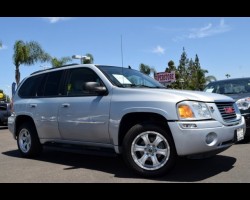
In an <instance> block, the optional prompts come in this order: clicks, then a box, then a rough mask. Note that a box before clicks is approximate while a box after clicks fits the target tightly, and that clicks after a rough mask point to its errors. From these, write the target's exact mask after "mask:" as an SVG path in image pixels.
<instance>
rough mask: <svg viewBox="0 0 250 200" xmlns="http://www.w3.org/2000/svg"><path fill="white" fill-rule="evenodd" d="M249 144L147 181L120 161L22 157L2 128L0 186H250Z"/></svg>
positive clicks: (181, 163) (51, 154)
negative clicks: (103, 184) (137, 184)
mask: <svg viewBox="0 0 250 200" xmlns="http://www.w3.org/2000/svg"><path fill="white" fill-rule="evenodd" d="M249 152H250V144H249V143H248V144H237V145H234V146H233V147H231V148H229V149H228V150H226V151H225V152H222V153H221V154H219V155H217V156H215V157H213V158H209V159H203V160H189V159H185V158H181V159H179V160H178V162H177V164H176V166H175V168H174V169H173V170H172V171H171V172H170V173H169V174H167V175H165V176H164V177H161V178H158V179H144V178H141V177H139V176H137V175H135V174H134V173H132V172H131V171H130V170H129V169H128V168H127V167H126V166H125V164H124V163H123V161H122V159H121V158H120V157H112V156H109V157H107V156H106V157H104V156H97V155H84V154H76V153H70V152H62V151H57V150H53V149H45V150H44V152H43V154H42V155H41V156H40V157H39V158H37V159H24V158H21V157H20V154H19V152H18V150H17V145H16V141H15V140H14V139H13V138H12V136H11V134H10V132H9V131H8V129H6V128H5V127H0V182H1V183H6V182H11V183H14V182H21V183H22V182H25V183H28V182H45V183H50V182H94V183H95V182H112V183H124V182H136V183H147V182H158V183H162V182H170V183H171V182H194V183H196V182H205V183H206V182H209V183H216V182H229V183H230V182H247V183H249V182H250V170H249V169H250V154H249Z"/></svg>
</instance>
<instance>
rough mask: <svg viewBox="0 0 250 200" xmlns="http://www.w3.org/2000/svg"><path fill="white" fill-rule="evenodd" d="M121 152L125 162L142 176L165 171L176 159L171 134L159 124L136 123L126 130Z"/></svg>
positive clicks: (152, 175)
mask: <svg viewBox="0 0 250 200" xmlns="http://www.w3.org/2000/svg"><path fill="white" fill-rule="evenodd" d="M122 154H123V159H124V160H125V163H126V164H127V165H128V166H129V167H130V168H131V169H132V170H134V171H135V172H136V173H137V174H139V175H141V176H144V177H157V176H161V175H163V174H165V173H167V172H168V171H169V170H170V169H171V168H172V167H173V166H174V164H175V162H176V159H177V154H176V149H175V145H174V142H173V139H172V137H171V135H170V134H169V133H167V132H166V131H165V130H164V129H163V128H161V127H160V126H157V125H154V124H146V123H141V124H137V125H135V126H133V127H132V128H131V129H130V130H129V131H128V132H127V134H126V135H125V137H124V140H123V153H122Z"/></svg>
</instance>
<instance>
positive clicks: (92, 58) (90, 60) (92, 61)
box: [83, 53, 94, 64]
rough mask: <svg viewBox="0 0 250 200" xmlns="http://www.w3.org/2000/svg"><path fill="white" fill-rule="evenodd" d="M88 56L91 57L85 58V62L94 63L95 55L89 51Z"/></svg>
mask: <svg viewBox="0 0 250 200" xmlns="http://www.w3.org/2000/svg"><path fill="white" fill-rule="evenodd" d="M86 56H88V57H89V58H90V59H84V60H83V64H92V63H94V57H93V55H92V54H90V53H87V54H86Z"/></svg>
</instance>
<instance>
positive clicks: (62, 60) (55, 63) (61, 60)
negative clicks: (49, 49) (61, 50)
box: [50, 57, 72, 67]
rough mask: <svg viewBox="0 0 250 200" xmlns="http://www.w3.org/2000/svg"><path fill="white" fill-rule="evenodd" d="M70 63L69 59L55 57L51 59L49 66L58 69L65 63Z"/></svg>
mask: <svg viewBox="0 0 250 200" xmlns="http://www.w3.org/2000/svg"><path fill="white" fill-rule="evenodd" d="M70 61H72V59H71V58H70V57H62V58H59V59H58V58H56V57H53V58H52V59H51V61H50V62H51V64H52V67H60V66H62V65H65V64H66V63H67V62H70Z"/></svg>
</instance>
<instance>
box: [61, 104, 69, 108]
mask: <svg viewBox="0 0 250 200" xmlns="http://www.w3.org/2000/svg"><path fill="white" fill-rule="evenodd" d="M69 106H70V104H69V103H63V104H62V107H63V108H68V107H69Z"/></svg>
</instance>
